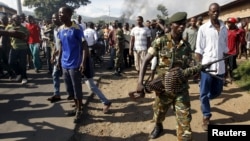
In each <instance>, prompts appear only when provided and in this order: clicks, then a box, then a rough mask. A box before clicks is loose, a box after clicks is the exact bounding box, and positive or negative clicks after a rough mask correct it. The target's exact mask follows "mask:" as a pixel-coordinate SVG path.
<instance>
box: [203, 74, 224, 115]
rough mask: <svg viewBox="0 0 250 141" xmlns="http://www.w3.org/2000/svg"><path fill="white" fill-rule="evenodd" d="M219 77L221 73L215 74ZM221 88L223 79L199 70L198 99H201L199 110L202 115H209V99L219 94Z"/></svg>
mask: <svg viewBox="0 0 250 141" xmlns="http://www.w3.org/2000/svg"><path fill="white" fill-rule="evenodd" d="M217 76H219V77H221V78H223V77H224V74H223V75H217ZM222 90H223V80H220V79H218V78H215V77H213V76H211V75H210V74H208V73H205V72H201V80H200V101H201V110H202V113H203V116H204V117H208V118H209V117H211V116H212V114H211V108H210V102H209V100H210V99H214V98H216V97H218V96H219V95H221V92H222Z"/></svg>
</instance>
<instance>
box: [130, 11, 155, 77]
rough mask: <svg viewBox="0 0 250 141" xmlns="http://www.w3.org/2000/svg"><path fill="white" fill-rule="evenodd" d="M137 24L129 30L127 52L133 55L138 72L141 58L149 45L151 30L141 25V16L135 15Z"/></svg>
mask: <svg viewBox="0 0 250 141" xmlns="http://www.w3.org/2000/svg"><path fill="white" fill-rule="evenodd" d="M136 22H137V26H136V27H134V28H133V29H132V30H131V34H130V35H131V40H130V49H129V54H130V55H134V60H135V62H134V63H135V69H136V71H137V72H138V73H139V71H140V68H141V64H142V60H143V59H144V57H145V56H146V54H147V49H148V48H149V46H150V38H151V31H150V30H149V28H147V27H145V26H144V25H143V17H142V16H138V17H137V20H136Z"/></svg>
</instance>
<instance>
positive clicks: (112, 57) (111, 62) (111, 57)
mask: <svg viewBox="0 0 250 141" xmlns="http://www.w3.org/2000/svg"><path fill="white" fill-rule="evenodd" d="M115 52H116V49H115V48H114V47H111V48H110V62H109V67H111V68H113V67H114V65H115V62H114V59H115Z"/></svg>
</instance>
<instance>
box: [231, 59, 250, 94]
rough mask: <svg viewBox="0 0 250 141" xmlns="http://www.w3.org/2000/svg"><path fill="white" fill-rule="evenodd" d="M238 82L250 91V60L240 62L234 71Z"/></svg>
mask: <svg viewBox="0 0 250 141" xmlns="http://www.w3.org/2000/svg"><path fill="white" fill-rule="evenodd" d="M233 73H234V74H233V75H234V78H235V79H236V83H237V84H238V85H239V86H240V87H242V88H243V89H244V90H247V91H248V92H250V62H249V61H244V62H241V63H239V65H238V68H237V69H235V70H234V71H233Z"/></svg>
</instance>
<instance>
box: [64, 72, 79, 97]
mask: <svg viewBox="0 0 250 141" xmlns="http://www.w3.org/2000/svg"><path fill="white" fill-rule="evenodd" d="M63 78H64V82H65V87H66V92H67V93H68V94H69V95H70V96H74V97H75V99H77V100H81V99H82V75H81V72H80V71H79V68H76V69H65V68H63Z"/></svg>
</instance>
